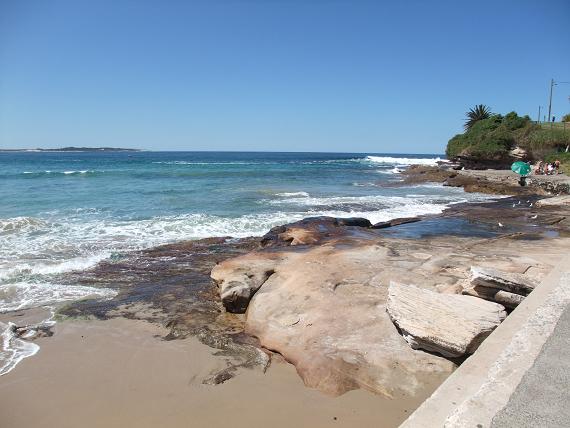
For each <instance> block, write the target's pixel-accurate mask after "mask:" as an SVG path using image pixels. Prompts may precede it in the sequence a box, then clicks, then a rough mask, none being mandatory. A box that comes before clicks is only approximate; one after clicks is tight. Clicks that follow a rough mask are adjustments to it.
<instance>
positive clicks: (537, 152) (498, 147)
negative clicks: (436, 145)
mask: <svg viewBox="0 0 570 428" xmlns="http://www.w3.org/2000/svg"><path fill="white" fill-rule="evenodd" d="M562 125H563V124H562ZM568 145H570V125H567V126H566V128H565V127H563V126H550V124H540V125H538V124H535V123H533V122H532V121H531V120H530V118H529V117H528V116H524V117H521V116H519V115H517V114H516V113H515V112H511V113H509V114H507V115H505V116H501V115H498V114H497V115H493V116H491V117H490V118H488V119H483V120H480V121H478V122H476V123H475V124H474V125H473V126H472V127H471V128H470V129H469V130H467V131H465V132H464V133H463V134H458V135H456V136H455V137H453V138H452V139H451V140H449V143H448V144H447V149H446V154H447V156H448V157H449V158H453V157H456V156H466V157H472V158H478V159H482V160H499V159H504V158H506V157H507V155H508V153H509V151H510V150H511V149H513V148H514V147H516V146H519V147H522V148H524V149H526V150H527V152H529V154H530V156H531V157H532V158H535V159H542V158H544V157H545V156H547V155H549V154H551V153H555V152H560V151H563V150H565V148H566V147H567V146H568Z"/></svg>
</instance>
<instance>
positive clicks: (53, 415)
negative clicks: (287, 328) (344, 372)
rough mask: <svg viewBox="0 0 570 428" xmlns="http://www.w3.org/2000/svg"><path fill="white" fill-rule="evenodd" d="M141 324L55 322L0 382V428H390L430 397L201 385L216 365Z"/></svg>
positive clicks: (271, 379)
mask: <svg viewBox="0 0 570 428" xmlns="http://www.w3.org/2000/svg"><path fill="white" fill-rule="evenodd" d="M166 333H167V330H166V329H164V328H162V327H159V326H157V325H154V324H151V323H148V322H145V321H133V320H127V319H124V318H117V319H112V320H108V321H81V320H74V321H64V322H59V323H58V324H57V325H56V327H55V334H54V336H53V337H50V338H44V339H38V341H37V343H38V344H39V345H40V347H41V350H40V352H39V353H38V354H37V355H35V356H34V357H32V358H28V359H25V360H24V361H22V362H21V363H20V364H19V365H18V366H17V367H16V368H15V369H14V370H13V371H12V372H10V373H9V375H6V376H2V377H0V403H1V404H0V413H1V415H2V427H4V428H18V427H22V428H24V427H26V428H27V427H32V426H33V427H37V428H39V427H56V426H57V427H78V426H82V427H125V426H136V427H140V428H144V427H157V426H163V427H181V426H195V427H201V426H208V427H225V426H228V424H231V426H234V427H251V426H266V425H271V426H274V427H290V426H311V427H335V426H344V427H354V426H396V425H398V424H399V423H400V422H401V421H403V420H404V419H405V418H406V417H407V415H409V413H410V412H411V411H413V410H414V409H415V408H416V407H417V406H418V405H419V404H420V403H421V402H422V401H423V400H424V399H425V398H427V397H428V396H429V395H430V394H431V392H432V390H433V389H435V387H436V386H437V384H434V385H433V386H432V388H430V389H427V390H424V391H422V392H421V393H420V394H418V395H416V396H414V397H406V396H402V397H398V399H396V400H390V399H386V398H383V397H381V396H378V395H374V394H370V393H368V392H365V391H362V390H358V391H352V392H350V393H347V394H345V395H343V396H341V397H337V398H332V397H328V396H326V395H323V394H321V393H320V392H318V391H315V390H312V389H309V388H306V387H305V386H304V385H303V382H302V381H301V379H300V378H299V377H298V376H297V374H296V373H295V369H294V367H293V366H291V365H290V364H287V363H285V362H282V361H278V360H276V359H274V361H273V363H272V364H271V366H270V367H269V369H268V370H267V371H266V373H263V372H262V371H261V370H255V369H254V370H247V369H246V370H245V371H243V372H242V373H240V375H238V376H236V377H235V378H234V379H232V380H231V381H228V382H226V383H224V384H221V385H215V386H213V385H203V384H202V383H201V379H202V378H203V377H204V376H205V375H207V373H209V372H210V371H211V370H213V369H220V368H223V365H224V360H223V359H221V358H219V357H216V356H215V355H213V354H214V353H215V350H213V349H212V348H210V347H208V346H206V345H203V344H202V343H200V342H199V341H198V340H197V339H195V338H187V339H184V340H171V341H165V340H162V339H161V337H162V336H164V335H165V334H166Z"/></svg>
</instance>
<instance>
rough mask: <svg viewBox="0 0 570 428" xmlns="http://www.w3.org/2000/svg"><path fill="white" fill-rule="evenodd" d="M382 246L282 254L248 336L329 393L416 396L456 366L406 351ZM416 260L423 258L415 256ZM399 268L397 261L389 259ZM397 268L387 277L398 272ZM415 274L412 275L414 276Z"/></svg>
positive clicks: (259, 296) (255, 305)
mask: <svg viewBox="0 0 570 428" xmlns="http://www.w3.org/2000/svg"><path fill="white" fill-rule="evenodd" d="M389 254H390V252H389V250H388V249H387V248H386V247H382V246H378V245H376V244H374V245H362V242H361V245H359V246H357V247H350V246H345V245H343V246H342V248H339V247H335V246H334V245H321V246H318V247H313V248H311V249H309V250H305V251H295V252H288V253H287V254H283V259H282V261H281V262H280V263H279V264H278V266H277V267H276V269H275V274H273V275H272V276H271V277H270V278H269V279H268V280H267V281H266V282H265V283H264V284H263V286H262V287H261V288H260V289H259V291H257V293H255V295H254V296H253V299H252V300H251V302H250V304H249V307H248V310H247V314H246V316H247V320H246V333H248V334H251V335H253V336H255V337H257V338H258V339H259V341H260V343H261V344H262V345H263V346H264V347H265V348H267V349H270V350H273V351H276V352H278V353H280V354H281V355H283V357H284V358H285V359H286V360H287V361H289V362H290V363H292V364H293V365H294V366H295V368H296V369H297V372H298V373H299V375H300V377H301V378H302V379H303V381H304V383H305V384H306V385H307V386H309V387H312V388H316V389H318V390H320V391H322V392H324V393H326V394H329V395H340V394H343V393H345V392H347V391H350V390H352V389H357V388H364V389H367V390H369V391H372V392H375V393H379V394H384V395H386V396H399V395H401V394H407V395H414V394H415V393H417V391H418V390H420V389H422V388H425V387H427V385H428V383H429V382H433V381H434V379H440V380H441V379H442V378H443V377H444V376H446V375H447V374H448V373H449V372H450V371H451V370H452V369H453V367H454V365H453V364H452V363H451V362H450V361H447V360H445V359H444V358H441V357H438V356H435V355H431V354H427V353H425V352H421V351H415V350H413V349H411V348H410V347H409V346H408V344H407V343H406V342H405V340H403V339H402V337H401V336H400V335H399V334H398V332H397V330H396V329H394V326H393V324H392V322H391V321H390V318H389V317H388V314H387V313H386V306H385V304H386V295H387V287H386V286H385V285H382V283H381V281H383V280H382V279H379V278H378V273H379V271H381V270H388V269H390V268H388V267H387V266H388V260H387V258H388V257H389ZM416 263H417V264H420V263H421V261H417V262H416ZM390 266H392V268H398V262H394V263H392V264H391V265H390ZM399 272H400V273H399V274H398V273H395V274H390V273H386V275H390V276H391V275H400V276H401V275H402V273H403V272H406V270H405V269H403V268H402V270H401V271H399ZM412 275H413V273H412Z"/></svg>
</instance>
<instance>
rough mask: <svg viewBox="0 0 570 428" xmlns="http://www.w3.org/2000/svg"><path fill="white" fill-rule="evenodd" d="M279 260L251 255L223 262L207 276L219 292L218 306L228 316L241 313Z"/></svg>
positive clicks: (263, 254) (266, 254)
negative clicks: (220, 306) (224, 310)
mask: <svg viewBox="0 0 570 428" xmlns="http://www.w3.org/2000/svg"><path fill="white" fill-rule="evenodd" d="M278 259H279V257H278V256H277V255H275V254H271V253H257V252H252V253H249V254H246V255H244V256H241V257H236V258H234V259H230V260H226V261H224V262H222V263H220V264H218V265H216V266H215V267H214V269H212V272H211V274H210V276H211V278H212V279H213V280H214V281H215V282H216V284H217V285H218V287H219V289H220V298H221V300H222V304H223V305H224V307H225V308H226V310H227V311H228V312H232V313H244V312H245V311H246V309H247V306H248V304H249V301H250V300H251V298H252V297H253V295H254V294H255V292H256V291H257V290H259V287H261V286H262V285H263V283H265V281H267V279H268V278H269V277H270V276H271V275H272V274H273V273H274V272H275V266H276V264H277V263H278Z"/></svg>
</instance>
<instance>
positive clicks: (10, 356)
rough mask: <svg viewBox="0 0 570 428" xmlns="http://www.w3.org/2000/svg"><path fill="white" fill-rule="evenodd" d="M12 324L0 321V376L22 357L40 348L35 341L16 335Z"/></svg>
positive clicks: (30, 354) (14, 365) (26, 356)
mask: <svg viewBox="0 0 570 428" xmlns="http://www.w3.org/2000/svg"><path fill="white" fill-rule="evenodd" d="M13 326H14V324H12V323H8V324H5V323H2V322H0V331H1V332H2V333H1V334H0V339H1V342H0V376H2V375H5V374H6V373H9V372H10V371H11V370H12V369H13V368H14V367H16V365H17V364H18V363H19V362H20V361H22V360H23V359H24V358H28V357H31V356H32V355H35V354H36V353H37V352H38V351H39V350H40V347H39V346H38V345H36V344H35V343H32V342H28V341H26V340H22V339H19V338H18V337H16V335H15V334H14V332H13V329H12V328H13Z"/></svg>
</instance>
